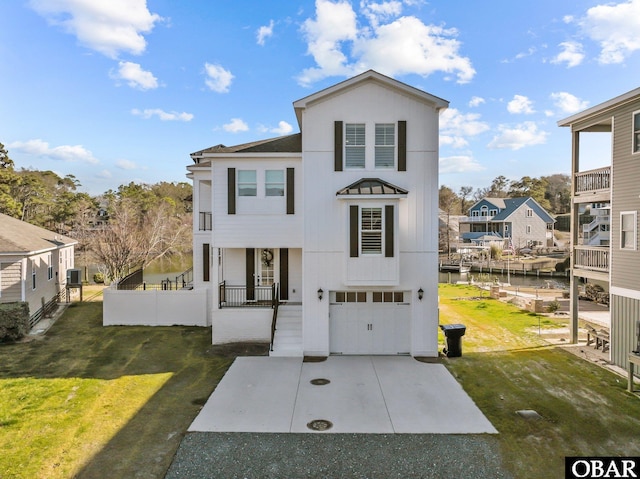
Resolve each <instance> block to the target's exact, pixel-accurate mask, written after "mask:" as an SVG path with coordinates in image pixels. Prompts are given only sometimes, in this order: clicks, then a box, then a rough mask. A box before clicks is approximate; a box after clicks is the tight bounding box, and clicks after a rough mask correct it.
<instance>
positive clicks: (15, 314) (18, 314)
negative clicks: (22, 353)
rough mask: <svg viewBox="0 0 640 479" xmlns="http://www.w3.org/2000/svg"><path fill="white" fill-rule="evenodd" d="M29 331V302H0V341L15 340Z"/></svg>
mask: <svg viewBox="0 0 640 479" xmlns="http://www.w3.org/2000/svg"><path fill="white" fill-rule="evenodd" d="M28 332H29V304H28V303H24V302H20V303H17V302H16V303H5V304H0V342H5V341H17V340H18V339H21V338H23V337H24V336H25V335H26V334H27V333H28Z"/></svg>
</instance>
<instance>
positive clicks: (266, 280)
mask: <svg viewBox="0 0 640 479" xmlns="http://www.w3.org/2000/svg"><path fill="white" fill-rule="evenodd" d="M256 262H257V264H256V271H257V274H256V283H255V284H256V286H269V287H270V286H271V285H273V283H274V282H275V270H276V266H275V264H276V258H275V252H274V250H273V249H271V248H261V249H258V254H257V255H256Z"/></svg>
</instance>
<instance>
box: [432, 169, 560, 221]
mask: <svg viewBox="0 0 640 479" xmlns="http://www.w3.org/2000/svg"><path fill="white" fill-rule="evenodd" d="M525 196H530V197H532V198H533V199H534V200H536V201H537V202H538V203H539V204H540V206H542V207H543V208H544V209H545V210H547V211H548V212H549V213H551V214H552V215H559V214H564V213H568V212H569V211H570V208H571V177H570V176H569V175H563V174H555V175H550V176H541V177H540V178H532V177H530V176H523V177H522V178H521V179H519V180H509V179H507V178H506V177H504V176H502V175H501V176H498V177H496V178H495V179H494V180H493V181H492V182H491V185H489V186H488V187H486V188H476V190H475V191H474V189H473V187H472V186H462V187H461V188H460V189H459V190H458V192H455V191H454V190H452V189H451V188H449V187H448V186H445V185H442V186H441V187H440V190H439V201H438V203H439V207H440V209H441V210H443V211H444V212H445V213H447V214H449V215H467V214H468V210H469V208H470V207H471V206H473V204H475V203H476V202H477V201H480V200H481V199H483V198H520V197H525Z"/></svg>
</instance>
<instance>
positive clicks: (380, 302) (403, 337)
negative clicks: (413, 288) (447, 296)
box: [329, 291, 411, 354]
mask: <svg viewBox="0 0 640 479" xmlns="http://www.w3.org/2000/svg"><path fill="white" fill-rule="evenodd" d="M329 297H330V300H331V304H330V306H329V349H330V352H331V353H332V354H405V353H409V351H410V350H411V347H410V338H411V321H410V318H411V305H410V304H409V303H408V302H405V301H404V300H405V298H406V299H408V298H409V297H410V296H409V293H408V292H403V291H332V292H331V293H330V296H329Z"/></svg>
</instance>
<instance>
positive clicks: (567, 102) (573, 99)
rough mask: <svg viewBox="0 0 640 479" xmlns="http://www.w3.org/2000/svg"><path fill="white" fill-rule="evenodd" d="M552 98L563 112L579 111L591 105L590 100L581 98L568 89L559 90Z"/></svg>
mask: <svg viewBox="0 0 640 479" xmlns="http://www.w3.org/2000/svg"><path fill="white" fill-rule="evenodd" d="M551 99H552V100H553V104H554V105H555V106H556V107H557V108H558V109H559V110H560V111H561V112H562V113H568V114H572V113H577V112H579V111H582V110H584V109H586V108H587V107H588V106H589V102H588V101H585V100H581V99H580V98H578V97H577V96H574V95H572V94H571V93H567V92H566V91H559V92H555V93H552V94H551Z"/></svg>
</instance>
